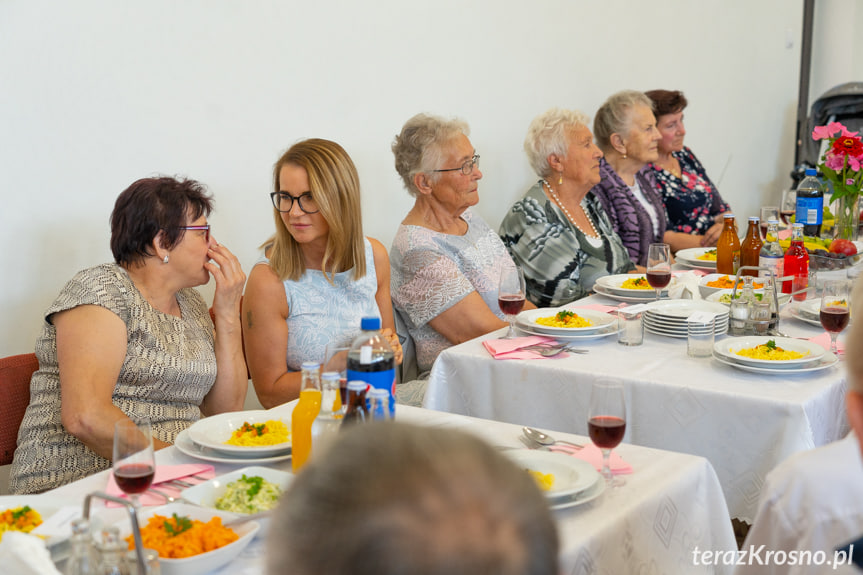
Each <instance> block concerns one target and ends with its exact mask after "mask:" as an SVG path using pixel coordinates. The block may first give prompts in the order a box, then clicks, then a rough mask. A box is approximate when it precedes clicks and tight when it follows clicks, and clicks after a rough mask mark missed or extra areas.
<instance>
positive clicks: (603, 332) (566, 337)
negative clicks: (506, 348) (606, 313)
mask: <svg viewBox="0 0 863 575" xmlns="http://www.w3.org/2000/svg"><path fill="white" fill-rule="evenodd" d="M515 329H517V330H519V331H521V332H523V333H526V334H529V335H541V336H543V337H553V338H554V339H556V340H558V341H561V342H566V341H584V340H589V339H601V338H603V337H608V336H610V335H614V334H616V333H617V332H618V331H619V328H618V326H617V321H615V322H614V323H612V324H609V325H607V326H605V327H604V328H602V329H598V330H596V331H592V332H590V333H581V334H572V335H570V334H559V333H556V334H554V335H551V334H548V333H542V332H539V331H535V330H534V329H532V328H531V327H529V326H526V325H523V324H520V323H518V322H516V323H515Z"/></svg>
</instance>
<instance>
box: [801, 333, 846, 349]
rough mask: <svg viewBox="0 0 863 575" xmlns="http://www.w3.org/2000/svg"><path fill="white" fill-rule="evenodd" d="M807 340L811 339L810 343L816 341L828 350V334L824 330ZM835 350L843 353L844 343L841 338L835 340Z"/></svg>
mask: <svg viewBox="0 0 863 575" xmlns="http://www.w3.org/2000/svg"><path fill="white" fill-rule="evenodd" d="M809 341H811V342H812V343H817V344H818V345H820V346H821V347H823V348H824V349H826V350H827V351H830V334H829V333H827V332H826V331H825V332H824V333H822V334H821V335H816V336H815V337H810V338H809ZM836 351H838V352H839V353H845V344H844V343H843V342H842V341H841V340H836Z"/></svg>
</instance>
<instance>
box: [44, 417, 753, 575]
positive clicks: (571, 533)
mask: <svg viewBox="0 0 863 575" xmlns="http://www.w3.org/2000/svg"><path fill="white" fill-rule="evenodd" d="M292 409H293V403H289V404H286V405H284V406H280V407H276V408H274V409H273V410H272V411H273V412H274V413H279V412H283V413H288V414H290V411H291V410H292ZM396 417H397V418H398V419H400V420H402V421H407V422H414V423H418V424H422V425H429V426H451V427H457V428H461V429H464V430H466V431H469V432H473V433H476V434H477V435H479V436H480V437H483V438H485V439H487V440H488V441H489V442H490V443H492V444H494V445H497V446H504V447H521V446H522V445H521V443H520V442H519V441H518V435H519V431H520V430H519V428H518V427H517V426H514V425H510V424H506V423H500V422H493V421H485V420H479V419H474V418H469V417H461V416H457V415H452V414H447V413H442V412H435V411H429V410H425V409H419V408H411V407H407V406H398V411H397V415H396ZM559 439H568V440H570V441H575V442H580V443H584V442H585V441H587V439H586V438H584V437H579V436H572V435H567V434H561V435H560V437H559ZM617 451H618V453H620V455H621V456H622V457H623V458H624V459H625V460H626V461H627V462H628V463H630V464H631V465H632V466H633V468H634V473H633V474H631V475H626V476H625V478H626V485H624V486H622V487H620V488H617V489H615V490H608V491H606V492H605V493H604V494H603V495H602V496H600V498H598V499H597V500H595V501H593V502H590V503H587V504H584V505H582V506H579V507H574V508H570V509H566V510H560V511H556V512H555V518H556V519H557V525H558V528H559V532H560V538H561V573H567V574H572V575H580V574H583V573H730V568H727V567H722V566H719V567H706V566H703V565H702V566H697V567H696V566H694V565H693V564H692V561H693V550H694V549H695V548H696V547H698V548H699V549H700V550H706V549H713V550H716V551H728V550H732V549H736V544H735V540H734V535H733V533H732V529H731V520H730V518H729V515H728V512H727V510H726V507H725V501H724V499H723V496H722V490H721V488H720V486H719V482H718V480H717V477H716V474H715V473H714V471H713V468H712V467H711V465H710V463H709V462H708V461H707V460H706V459H704V458H701V457H694V456H691V455H685V454H679V453H671V452H667V451H658V450H654V449H648V448H644V447H638V446H634V445H626V444H624V445H621V446H620V447H619V448H618V450H617ZM194 461H196V460H194V459H192V458H190V457H187V456H185V455H183V454H182V453H181V452H180V451H179V450H177V449H176V448H174V447H169V448H167V449H163V450H161V451H159V452H158V454H157V462H158V464H159V465H171V464H179V463H189V462H194ZM215 467H216V472H217V473H223V472H227V471H232V470H234V469H238V468H240V467H241V465H226V464H220V463H216V464H215ZM280 467H281V468H282V469H286V470H290V462H287V463H284V464H281V465H280ZM108 473H109V472H107V471H106V472H102V473H98V474H96V475H93V476H91V477H88V478H85V479H82V480H80V481H77V482H75V483H73V484H71V485H67V486H65V487H61V488H59V489H55V490H54V491H51V492H49V493H50V494H52V495H54V496H62V497H65V498H67V499H68V501H70V502H72V503H74V502H81V501H83V497H84V496H85V495H86V494H87V493H89V492H92V491H97V490H104V488H105V485H106V482H107V478H108ZM93 514H94V515H101V516H103V517H105V518H117V519H119V518H121V517H123V515H122V512H121V511H119V510H118V509H116V508H114V509H105V508H104V507H101V506H99V507H94V513H93ZM264 552H265V542H264V540H263V538H261V537H258V538H256V539H255V540H254V541H253V542H252V544H251V545H250V546H249V547H248V548H247V549H246V551H244V552H243V553H242V554H241V556H240V557H239V558H238V559H237V560H235V561H234V562H233V563H231V564H230V565H228V566H226V567H224V568H223V569H221V570H219V571H217V573H220V574H228V573H230V574H232V575H261V574H262V573H263V567H264V561H263V557H264Z"/></svg>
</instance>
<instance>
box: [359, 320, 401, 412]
mask: <svg viewBox="0 0 863 575" xmlns="http://www.w3.org/2000/svg"><path fill="white" fill-rule="evenodd" d="M360 328H361V329H362V330H363V333H361V334H360V335H359V336H357V338H356V339H355V340H354V343H353V344H352V345H351V349H350V351H349V352H348V370H347V371H348V381H365V382H366V383H367V384H369V386H370V387H376V388H378V389H385V390H386V391H387V392H388V393H389V395H390V399H389V405H390V407H389V411H390V417H394V416H395V410H396V402H395V392H396V360H395V355H394V354H393V350H392V348H391V347H390V344H389V343H388V342H387V340H386V338H385V337H384V336H383V335H381V332H380V329H381V320H380V318H378V317H364V318H363V319H362V320H361V322H360Z"/></svg>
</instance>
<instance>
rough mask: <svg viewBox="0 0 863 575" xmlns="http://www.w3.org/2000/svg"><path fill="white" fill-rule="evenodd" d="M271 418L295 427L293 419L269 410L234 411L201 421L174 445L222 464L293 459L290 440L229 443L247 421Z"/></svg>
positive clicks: (254, 421) (254, 422) (198, 456)
mask: <svg viewBox="0 0 863 575" xmlns="http://www.w3.org/2000/svg"><path fill="white" fill-rule="evenodd" d="M268 420H280V421H282V423H284V424H285V426H286V427H287V428H288V429H290V428H291V421H290V419H286V418H285V417H283V416H276V415H273V414H272V413H270V412H268V411H263V410H257V411H234V412H230V413H221V414H219V415H214V416H212V417H207V418H204V419H201V420H198V421H197V422H195V423H193V424H192V426H191V427H189V428H188V429H186V430H184V431H181V432H180V433H179V434H178V435H177V438H176V439H175V440H174V445H175V446H176V447H177V449H179V450H180V451H182V452H183V453H185V454H186V455H189V456H191V457H196V458H198V459H204V460H207V461H218V462H222V463H247V464H248V463H272V462H275V461H282V460H284V459H288V458H290V457H291V442H290V440H288V441H286V442H284V443H277V444H274V445H263V446H240V445H228V444H226V443H225V442H226V441H228V440H229V439H230V438H231V434H233V433H234V431H236V430H237V429H239V428H240V427H242V426H243V424H244V423H249V424H252V425H256V424H261V423H265V422H266V421H268Z"/></svg>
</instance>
